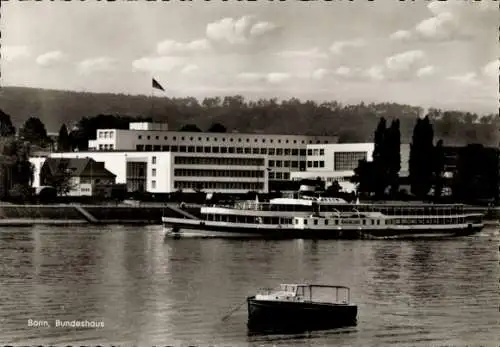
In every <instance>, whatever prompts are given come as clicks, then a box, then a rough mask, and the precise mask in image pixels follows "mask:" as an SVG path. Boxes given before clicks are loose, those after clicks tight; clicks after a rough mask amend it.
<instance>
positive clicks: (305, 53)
mask: <svg viewBox="0 0 500 347" xmlns="http://www.w3.org/2000/svg"><path fill="white" fill-rule="evenodd" d="M275 54H276V55H278V56H281V57H286V58H309V59H313V58H326V57H328V55H327V54H326V53H325V52H322V51H321V50H320V49H318V48H317V47H315V48H310V49H305V50H290V51H282V52H278V53H275Z"/></svg>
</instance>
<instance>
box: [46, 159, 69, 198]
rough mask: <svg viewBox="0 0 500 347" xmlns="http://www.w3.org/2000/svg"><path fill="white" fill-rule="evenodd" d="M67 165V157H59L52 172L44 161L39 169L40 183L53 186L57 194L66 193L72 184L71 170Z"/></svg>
mask: <svg viewBox="0 0 500 347" xmlns="http://www.w3.org/2000/svg"><path fill="white" fill-rule="evenodd" d="M48 160H50V159H48ZM68 165H69V159H61V160H59V163H58V165H57V169H56V171H55V172H52V171H51V168H50V166H49V165H48V163H47V161H46V162H45V163H44V165H43V166H42V169H41V170H40V177H41V182H40V183H41V185H42V186H51V187H54V188H55V189H56V191H57V194H58V195H66V194H68V193H69V192H70V191H71V189H72V188H73V186H74V185H73V183H72V182H71V177H72V172H71V170H70V169H69V167H68Z"/></svg>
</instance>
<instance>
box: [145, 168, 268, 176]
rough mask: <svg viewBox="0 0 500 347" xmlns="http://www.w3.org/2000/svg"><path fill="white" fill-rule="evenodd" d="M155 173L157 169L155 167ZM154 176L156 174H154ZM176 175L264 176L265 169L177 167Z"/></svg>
mask: <svg viewBox="0 0 500 347" xmlns="http://www.w3.org/2000/svg"><path fill="white" fill-rule="evenodd" d="M153 172H154V174H156V170H155V169H153ZM153 176H154V175H153ZM174 176H190V177H257V178H258V177H264V171H257V170H209V169H207V170H205V169H175V170H174Z"/></svg>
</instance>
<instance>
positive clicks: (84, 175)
mask: <svg viewBox="0 0 500 347" xmlns="http://www.w3.org/2000/svg"><path fill="white" fill-rule="evenodd" d="M115 180H116V175H115V174H114V173H112V172H110V171H109V170H107V169H106V168H105V167H104V163H103V162H97V161H95V160H94V159H91V158H47V159H46V160H45V162H44V163H43V165H42V167H41V169H40V184H41V185H44V186H53V187H55V188H56V189H57V191H58V193H59V194H60V195H70V196H92V195H95V192H96V187H97V186H103V185H114V184H115Z"/></svg>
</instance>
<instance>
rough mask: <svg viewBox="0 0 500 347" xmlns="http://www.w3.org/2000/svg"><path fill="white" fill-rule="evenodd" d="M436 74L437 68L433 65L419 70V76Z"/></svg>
mask: <svg viewBox="0 0 500 347" xmlns="http://www.w3.org/2000/svg"><path fill="white" fill-rule="evenodd" d="M435 74H436V68H435V67H434V66H432V65H428V66H425V67H422V68H420V69H418V70H417V73H416V75H417V77H429V76H433V75H435Z"/></svg>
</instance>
